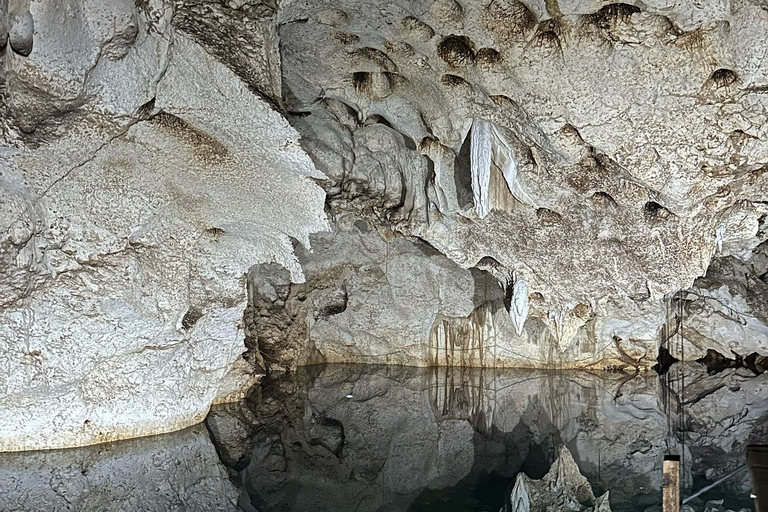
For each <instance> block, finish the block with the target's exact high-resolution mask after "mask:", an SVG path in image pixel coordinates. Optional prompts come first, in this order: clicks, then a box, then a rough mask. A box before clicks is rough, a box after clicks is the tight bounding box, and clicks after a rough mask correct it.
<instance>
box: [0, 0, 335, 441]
mask: <svg viewBox="0 0 768 512" xmlns="http://www.w3.org/2000/svg"><path fill="white" fill-rule="evenodd" d="M30 8H31V15H32V17H33V18H34V21H35V42H34V51H32V53H30V54H29V55H28V56H27V57H26V58H24V59H23V60H19V59H20V57H17V56H11V57H10V58H11V61H12V62H10V63H9V62H6V65H5V67H4V68H3V70H2V73H3V75H4V81H5V88H6V94H5V95H4V97H3V98H4V99H3V109H4V111H5V112H7V114H8V115H6V116H4V118H3V123H4V124H3V127H2V135H3V142H4V148H3V150H2V152H0V197H1V198H2V199H1V200H0V365H2V366H3V368H4V371H3V372H2V376H0V415H2V417H3V418H5V419H6V420H5V421H3V424H2V426H0V451H8V450H25V449H44V448H45V449H48V448H62V447H68V446H79V445H85V444H91V443H97V442H104V441H109V440H114V439H123V438H129V437H135V436H140V435H148V434H154V433H160V432H167V431H170V430H176V429H179V428H183V427H185V426H188V425H190V424H193V423H196V422H199V421H201V420H202V419H203V418H204V417H205V415H206V413H207V411H208V408H209V406H210V405H211V403H212V402H213V401H214V400H217V399H218V400H221V399H224V398H226V397H227V395H230V396H231V395H233V394H235V395H236V394H237V393H238V392H242V390H241V389H240V390H238V389H232V388H233V387H237V386H247V385H248V383H249V381H251V382H252V379H251V378H249V377H246V378H235V377H234V376H231V375H230V376H228V373H229V372H230V369H231V368H232V365H233V363H234V362H235V361H237V360H238V357H239V356H240V353H242V352H243V351H244V350H245V346H244V343H243V341H244V330H243V326H242V314H243V311H244V309H245V307H246V286H245V275H246V273H247V271H248V269H249V268H250V267H251V266H252V265H253V264H255V263H259V262H271V261H275V262H278V263H279V264H280V265H283V266H284V267H286V268H288V269H289V272H290V275H291V278H292V279H293V280H295V281H301V280H302V279H303V273H302V270H301V267H300V266H299V264H298V261H297V260H296V258H295V256H294V253H293V249H294V248H293V243H292V240H299V241H300V242H303V243H305V244H308V235H309V233H310V232H313V231H317V230H323V229H326V228H327V227H328V224H327V222H326V217H325V214H324V212H323V203H324V193H323V191H322V189H321V188H320V187H318V186H317V185H316V184H315V183H314V182H313V181H312V179H318V178H323V175H322V174H321V173H320V172H318V171H317V170H316V168H315V167H314V165H313V164H312V162H311V160H310V159H309V157H308V156H307V154H306V153H305V152H304V151H303V150H302V149H301V148H300V146H299V144H298V134H297V132H296V131H295V130H294V129H293V128H291V127H290V125H289V124H288V122H287V120H286V119H285V118H284V117H283V116H282V114H281V113H279V112H278V111H276V110H275V109H274V107H273V105H271V104H270V103H269V102H267V101H265V100H264V99H262V98H261V96H260V95H259V94H256V93H254V92H252V91H251V90H250V89H249V87H248V85H247V84H245V83H244V82H242V80H241V79H240V78H239V77H238V76H237V75H235V74H234V73H233V72H232V71H231V70H230V69H228V68H227V67H226V66H225V65H223V64H222V63H220V62H219V61H217V60H216V59H215V58H214V57H213V56H211V55H210V54H209V53H207V52H206V51H205V50H204V49H203V48H201V47H200V46H199V45H198V44H196V43H195V42H193V41H192V40H191V39H190V37H188V36H187V35H186V34H185V33H183V32H181V31H180V30H178V29H177V28H175V27H174V26H173V25H172V24H171V18H172V14H173V7H172V5H171V4H170V3H168V2H163V1H160V0H157V1H155V0H151V1H149V2H139V3H136V2H134V1H133V0H125V1H123V0H113V1H109V2H101V1H97V2H81V1H74V0H73V1H67V2H63V3H61V2H59V3H56V2H54V3H51V2H32V3H31V4H30ZM62 11H66V12H68V13H69V14H68V18H67V20H68V22H67V23H61V12H62ZM239 371H242V368H241V369H240V370H239ZM238 379H239V380H238ZM233 382H237V384H233Z"/></svg>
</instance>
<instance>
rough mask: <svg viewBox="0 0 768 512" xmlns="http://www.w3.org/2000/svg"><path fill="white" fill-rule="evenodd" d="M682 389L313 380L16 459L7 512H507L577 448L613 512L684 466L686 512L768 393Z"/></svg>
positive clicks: (541, 374)
mask: <svg viewBox="0 0 768 512" xmlns="http://www.w3.org/2000/svg"><path fill="white" fill-rule="evenodd" d="M673 372H676V373H674V374H673V376H672V378H667V377H663V378H660V377H659V376H658V375H656V374H655V373H653V372H641V373H638V374H634V375H633V374H626V373H602V372H601V373H588V372H545V371H521V370H489V369H485V370H481V369H457V368H453V369H449V368H438V369H417V368H405V367H371V366H338V365H334V366H326V367H312V368H305V369H302V370H300V371H298V372H295V373H291V374H280V375H272V376H269V377H266V378H264V380H263V381H262V383H261V385H260V386H259V387H258V388H255V389H254V390H252V392H251V393H250V394H249V397H248V399H247V400H246V401H244V402H242V403H238V404H225V405H219V406H216V407H215V408H214V410H213V411H212V412H211V414H210V415H209V418H208V420H207V422H206V425H205V426H202V425H201V426H197V427H194V428H192V429H187V430H185V431H182V432H177V433H174V434H169V435H164V436H157V437H153V438H146V439H136V440H130V441H124V442H119V443H111V444H108V445H100V446H92V447H86V448H80V449H74V450H62V451H52V452H42V453H20V454H5V455H0V511H2V512H6V511H8V512H10V511H14V512H16V511H37V510H40V511H42V510H45V511H57V510H62V511H63V510H76V511H82V512H85V511H102V510H104V511H107V510H109V511H111V510H116V511H117V510H119V511H126V512H128V511H142V512H144V511H147V512H149V511H187V512H198V511H200V512H203V511H205V512H208V511H235V510H243V511H246V512H252V511H254V510H256V511H259V512H304V511H307V512H309V511H312V512H323V511H328V512H331V511H333V512H343V511H350V512H352V511H355V512H368V511H370V512H377V511H382V512H383V511H387V512H394V511H403V512H406V511H408V512H422V511H424V512H426V511H444V512H449V511H450V512H460V511H464V512H476V511H489V512H498V511H499V510H500V509H502V508H503V507H504V505H505V503H506V502H508V499H509V494H510V491H511V488H512V485H513V484H514V479H515V477H516V475H517V474H518V473H519V472H525V473H526V474H527V475H528V476H530V477H532V478H541V477H542V476H543V475H544V474H545V473H546V472H547V470H548V469H549V466H550V465H551V464H552V463H553V461H554V459H555V457H556V454H557V453H558V452H559V450H560V448H561V447H562V446H566V447H567V448H568V449H569V450H570V451H571V453H572V454H573V457H574V459H575V461H576V463H577V465H578V466H579V469H580V471H581V472H582V473H583V474H584V475H585V476H586V477H587V478H588V480H589V482H590V484H591V485H592V488H593V490H594V492H595V494H602V493H603V492H605V491H610V504H611V508H612V509H613V510H614V511H627V512H629V511H632V512H634V511H638V512H639V511H645V510H648V509H651V510H653V509H654V507H658V505H659V504H660V499H661V493H660V487H661V464H662V458H663V456H664V454H665V452H667V451H673V452H677V453H681V454H682V456H683V462H684V467H683V474H684V481H685V483H686V489H685V490H684V491H683V494H684V495H687V494H690V493H691V492H692V490H695V489H698V488H700V487H702V486H703V485H705V484H706V483H707V482H710V481H713V480H715V479H717V478H718V477H720V476H722V475H725V474H727V473H728V472H730V471H732V470H733V469H736V468H737V467H739V466H740V465H742V464H743V463H744V452H745V448H746V445H747V444H748V443H749V442H763V443H764V442H765V435H766V431H768V380H767V379H766V377H765V376H760V377H754V376H752V375H751V374H750V373H748V372H746V371H744V370H727V371H726V372H722V373H720V374H717V375H707V374H706V372H705V371H704V370H703V369H702V368H699V367H682V366H680V367H679V368H677V369H673ZM683 374H685V382H686V386H685V388H684V389H683V388H682V386H680V385H678V384H677V382H678V380H677V379H679V378H680V377H682V375H683ZM680 380H682V379H680ZM681 404H682V407H681ZM683 440H684V441H685V443H683V442H682V441H683ZM749 491H750V479H749V473H748V472H746V471H745V472H742V473H741V474H740V475H738V476H737V477H734V478H733V479H732V480H731V481H729V482H728V483H727V484H726V485H723V486H721V487H720V488H718V489H717V490H716V491H713V492H711V493H709V494H708V495H706V496H705V498H706V499H724V500H725V501H724V503H723V506H724V508H730V509H733V510H739V509H740V508H748V509H750V510H751V509H752V504H751V502H750V500H749ZM694 505H695V506H694V508H695V509H696V510H704V508H705V503H704V501H701V502H697V503H696V504H694Z"/></svg>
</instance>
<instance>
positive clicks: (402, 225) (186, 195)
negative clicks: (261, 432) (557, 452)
mask: <svg viewBox="0 0 768 512" xmlns="http://www.w3.org/2000/svg"><path fill="white" fill-rule="evenodd" d="M62 20H64V21H62ZM0 21H2V23H0V29H2V30H0V39H1V40H2V41H7V43H5V44H4V46H3V47H2V49H1V50H0V51H2V66H1V67H0V82H1V83H2V96H1V100H2V101H0V107H1V108H2V113H3V115H2V123H1V124H0V135H1V136H2V150H1V151H0V198H1V199H0V368H2V372H0V412H1V413H2V414H3V417H7V418H9V420H8V421H6V422H4V423H3V424H2V425H0V451H7V450H22V449H40V448H61V447H67V446H76V445H84V444H91V443H96V442H103V441H108V440H111V439H121V438H127V437H135V436H140V435H147V434H151V433H158V432H165V431H169V430H174V429H179V428H182V427H184V426H187V425H190V424H192V423H196V422H199V421H200V420H201V419H202V418H203V417H204V416H205V414H206V413H207V411H208V408H209V407H210V405H211V403H213V402H215V401H223V400H227V399H231V398H236V397H238V396H241V395H242V393H243V390H245V389H246V388H247V387H248V386H249V385H250V384H251V383H253V381H254V379H255V378H256V377H257V375H258V374H260V373H261V372H263V371H264V370H270V371H271V370H282V369H293V368H296V367H297V366H299V365H304V364H310V363H316V362H371V363H389V364H409V365H417V366H428V365H444V366H446V365H447V366H525V367H558V368H561V367H581V368H585V367H586V368H607V367H609V368H615V367H620V368H636V367H637V368H640V367H647V366H650V365H652V364H653V363H654V359H655V358H656V355H657V354H658V350H659V347H660V346H663V345H664V344H669V340H668V339H667V338H665V336H667V335H668V334H670V333H673V332H678V333H680V334H682V336H683V338H684V341H683V342H682V343H678V344H677V345H674V346H672V345H670V346H671V347H672V349H673V351H674V355H676V356H677V357H679V358H683V359H697V358H700V357H702V356H704V355H705V354H706V353H707V351H708V350H710V349H715V350H717V351H719V352H721V353H724V354H725V353H727V352H732V353H733V352H735V353H736V354H738V355H740V356H745V355H747V354H749V353H753V352H755V353H760V354H765V353H766V352H768V347H766V336H765V334H766V333H767V332H768V328H766V325H768V323H767V320H766V318H767V317H766V312H765V304H766V302H765V300H764V298H765V294H766V291H765V286H766V279H768V278H767V277H766V275H767V274H766V272H767V271H768V269H767V268H766V264H765V245H764V243H765V240H766V237H767V235H766V228H767V226H768V221H767V220H766V218H767V217H766V214H768V206H766V205H768V177H766V173H765V170H766V168H767V167H766V166H767V165H768V133H766V129H767V128H766V127H767V126H768V123H767V122H766V111H767V110H766V101H768V100H767V99H766V98H768V97H767V96H766V94H765V92H766V88H767V87H768V85H766V84H768V69H767V68H766V66H765V65H764V64H763V61H762V58H761V55H762V53H761V52H762V51H763V49H764V47H765V40H764V34H765V32H766V29H767V28H768V10H766V8H765V6H764V5H762V4H761V3H760V2H754V1H748V0H734V1H732V2H718V3H716V4H707V5H706V6H705V7H697V6H696V5H694V4H691V5H688V4H685V5H682V4H681V5H676V6H674V7H673V8H672V9H667V8H666V6H665V5H661V4H657V3H656V2H646V3H643V4H641V3H639V2H637V3H627V4H603V3H598V2H567V1H564V0H562V1H559V2H552V1H550V2H546V3H541V2H538V1H531V2H529V3H523V2H521V1H519V0H494V1H492V2H463V1H457V0H429V1H428V0H419V1H408V2H405V1H396V2H385V3H381V5H379V4H374V5H372V4H370V3H369V2H359V1H356V0H344V1H342V2H338V1H333V2H331V1H328V0H318V1H314V2H303V1H297V0H285V1H284V2H280V3H279V5H278V4H277V3H275V2H272V1H246V0H233V1H229V2H223V1H214V0H175V1H171V0H141V1H139V2H134V1H130V0H110V1H108V2H104V1H96V0H87V1H76V0H67V1H64V2H58V3H53V2H40V1H24V0H14V1H12V2H10V3H7V5H6V2H0ZM761 244H762V245H761ZM680 290H683V291H684V293H683V295H675V294H676V293H677V292H678V291H680ZM674 297H678V299H675V298H674ZM679 297H683V298H682V299H680V298H679ZM675 300H684V301H685V303H686V307H685V308H684V312H685V317H684V320H685V322H684V325H683V328H682V329H678V330H677V331H676V329H675V327H676V326H677V325H679V323H680V322H679V320H680V317H679V316H678V317H675V314H674V313H672V314H670V311H674V310H675V308H674V307H671V306H673V305H674V304H673V303H674V301H675ZM675 347H677V348H675ZM241 354H242V356H241Z"/></svg>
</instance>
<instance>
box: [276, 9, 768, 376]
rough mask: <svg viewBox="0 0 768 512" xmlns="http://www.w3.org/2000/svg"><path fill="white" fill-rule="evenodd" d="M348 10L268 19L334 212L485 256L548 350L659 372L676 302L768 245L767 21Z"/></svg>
mask: <svg viewBox="0 0 768 512" xmlns="http://www.w3.org/2000/svg"><path fill="white" fill-rule="evenodd" d="M345 5H346V4H344V3H342V4H339V3H338V2H334V3H333V6H331V5H330V3H327V2H319V3H313V4H312V5H311V6H310V5H307V4H306V3H304V2H287V3H285V4H283V5H282V6H281V10H280V11H279V13H278V17H279V19H280V20H281V21H282V24H281V26H280V35H281V41H282V47H283V49H284V51H283V70H284V71H283V76H284V86H285V87H286V90H290V91H291V92H292V94H291V95H289V96H288V97H287V105H288V108H289V109H290V110H291V111H293V112H296V113H297V114H298V113H300V116H298V115H297V117H296V118H295V119H294V122H295V124H296V126H297V128H298V129H299V131H300V132H302V134H303V138H304V141H305V142H304V144H305V147H306V148H307V151H308V152H309V153H310V154H311V155H312V157H313V159H314V160H315V162H316V164H317V165H318V167H319V168H320V169H322V170H323V171H324V172H326V174H327V175H328V176H329V178H330V181H329V182H328V183H326V184H324V187H326V190H327V191H328V195H329V200H330V205H331V208H332V210H333V211H336V212H338V211H352V212H354V213H355V214H356V215H359V216H362V217H364V218H366V219H367V220H369V221H370V222H372V223H373V224H374V225H375V226H378V227H386V228H389V229H393V230H395V231H396V232H398V233H400V234H403V235H406V236H413V235H416V236H418V237H419V238H421V239H424V240H426V241H427V242H428V243H429V244H430V245H432V246H433V247H435V248H436V249H438V250H439V251H440V252H442V253H443V254H445V255H446V256H447V257H448V258H450V259H452V260H454V261H455V262H456V263H458V264H459V265H460V266H461V267H463V268H470V267H476V266H477V267H479V266H480V264H481V261H483V260H484V259H488V258H491V259H492V260H494V261H495V262H497V263H498V265H499V267H500V268H501V269H503V270H504V271H506V273H507V274H514V275H515V276H516V277H520V278H522V279H524V280H525V282H526V283H527V284H528V288H529V293H530V295H531V301H530V313H529V315H530V316H531V317H534V318H536V319H538V322H540V323H541V324H543V325H545V326H546V327H547V329H548V330H549V331H550V333H551V335H552V338H553V339H554V341H555V346H554V347H553V348H554V349H555V351H556V352H560V353H568V352H569V351H572V350H573V347H574V346H575V345H577V344H581V343H582V341H583V340H585V339H589V343H590V344H595V345H596V346H598V347H604V349H601V350H604V351H603V352H601V354H602V355H601V357H602V360H603V364H615V363H620V364H630V362H629V361H631V362H632V364H635V363H637V362H638V361H640V365H641V366H645V365H648V364H650V363H651V361H652V360H653V359H655V355H656V352H657V350H658V345H659V339H660V337H661V330H662V326H663V324H664V323H665V322H664V319H663V318H664V309H665V303H666V302H667V301H668V300H669V296H670V295H671V294H673V293H675V292H676V291H678V290H682V289H687V288H690V287H691V286H692V285H693V284H694V281H695V279H697V278H698V277H700V276H704V275H705V274H706V270H707V268H708V267H709V265H710V262H711V261H712V259H713V258H714V257H726V256H730V255H733V256H736V257H738V258H740V259H741V260H744V261H748V260H749V259H750V258H751V257H752V256H751V255H752V252H753V250H754V249H755V248H756V247H757V246H758V244H760V243H761V242H762V241H764V240H765V236H766V235H765V233H766V230H765V227H766V213H768V210H766V207H765V200H766V193H768V189H766V183H767V182H766V176H765V173H764V168H765V164H766V161H768V146H767V145H766V136H765V133H764V132H765V130H764V127H765V126H766V125H768V124H767V123H766V122H765V121H766V120H765V111H766V110H765V101H766V100H765V95H764V94H762V93H761V92H762V90H763V85H764V84H765V83H766V80H767V79H768V77H766V72H765V69H764V66H761V65H760V63H759V58H758V57H756V52H754V51H749V50H748V49H749V48H752V49H753V50H754V48H757V47H759V46H760V45H761V44H762V41H763V37H762V35H759V34H761V33H764V31H765V29H766V27H768V11H766V10H765V9H764V8H763V6H761V5H760V4H759V3H758V2H749V1H746V0H744V1H738V2H735V3H728V4H726V3H725V2H714V3H712V2H710V3H706V5H704V4H702V5H699V4H695V5H694V4H691V3H686V2H679V3H658V2H630V3H624V4H619V3H615V4H608V5H606V4H603V3H598V2H567V1H563V2H528V3H524V2H520V1H518V0H505V1H500V2H491V3H488V4H482V3H477V2H446V1H436V2H428V1H423V2H394V3H388V5H387V6H386V8H384V7H382V8H381V9H375V8H370V9H363V10H362V11H361V10H358V9H356V8H355V7H354V6H353V3H352V2H350V3H349V6H348V7H345ZM329 9H330V10H329ZM328 12H334V13H335V17H334V20H335V21H334V22H333V23H330V22H324V21H323V19H325V18H324V17H326V16H327V13H328ZM296 20H301V23H298V22H296ZM757 53H759V52H757ZM382 125H383V126H382ZM372 127H375V130H374V129H372ZM491 128H492V129H491ZM470 131H471V132H472V135H471V136H469V135H468V133H469V132H470ZM392 132H398V133H399V134H400V135H401V136H400V137H397V136H395V135H394V134H393V133H392ZM490 133H494V134H496V135H498V136H493V137H492V136H491V135H490ZM363 134H364V135H365V136H364V137H363V136H362V135H363ZM705 141H706V142H705ZM382 144H386V147H387V152H386V155H384V156H375V157H374V161H373V162H372V161H371V160H370V158H369V157H368V155H369V154H370V153H371V152H370V149H371V148H373V149H374V150H375V148H378V147H381V145H382ZM373 154H374V155H375V151H374V152H373ZM360 156H363V157H364V159H360V158H359V157H360ZM424 169H426V172H425V171H424ZM513 169H514V171H513ZM361 171H362V172H361ZM382 172H383V173H386V174H384V175H385V176H387V177H388V178H385V179H382V178H379V177H378V176H379V175H380V174H379V173H382ZM382 182H384V183H386V186H383V185H382ZM412 183H415V185H410V184H412ZM403 187H404V188H405V192H402V188H403ZM414 187H415V189H414ZM414 194H415V196H416V197H415V198H414V197H413V195H414ZM401 195H402V196H403V197H407V198H408V200H407V201H403V202H395V201H394V198H397V197H400V196H401ZM419 196H421V200H419ZM411 205H413V207H411ZM585 308H586V310H585ZM577 310H578V312H579V313H580V315H576V314H574V311H577ZM638 312H639V313H640V315H641V316H640V317H639V318H637V321H638V323H639V324H640V326H641V329H640V331H641V332H642V334H641V336H633V335H631V334H630V333H631V331H632V329H631V328H629V327H628V326H629V325H630V324H631V323H632V322H633V321H634V320H635V318H633V316H631V315H632V314H634V313H638ZM614 313H615V315H616V316H614ZM625 314H629V316H624V315H625ZM533 325H536V324H534V323H531V326H533ZM601 327H603V328H602V329H601ZM732 334H734V335H735V334H736V332H733V333H732ZM616 338H619V339H620V341H619V342H616ZM617 343H618V344H619V346H618V347H617V346H616V345H617ZM712 346H713V347H714V346H716V345H712ZM718 346H719V345H718ZM750 350H752V348H751V345H750ZM760 350H762V351H763V352H765V350H766V347H765V344H764V343H763V344H762V345H761V346H760ZM689 354H690V355H691V357H699V356H700V355H701V352H700V351H698V352H696V351H692V352H689ZM563 359H565V360H569V359H570V361H571V362H573V363H574V364H581V363H576V361H574V359H573V357H572V356H570V355H568V356H564V357H563ZM594 359H595V358H589V359H588V360H587V363H586V364H591V363H592V361H594ZM598 359H599V358H598ZM361 361H362V359H361ZM537 362H538V364H540V365H544V364H546V361H544V360H538V361H537Z"/></svg>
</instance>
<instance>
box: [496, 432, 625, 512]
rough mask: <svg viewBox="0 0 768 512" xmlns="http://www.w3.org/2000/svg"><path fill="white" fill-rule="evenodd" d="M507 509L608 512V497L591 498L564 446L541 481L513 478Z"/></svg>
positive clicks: (585, 482) (587, 482)
mask: <svg viewBox="0 0 768 512" xmlns="http://www.w3.org/2000/svg"><path fill="white" fill-rule="evenodd" d="M510 505H511V508H510V511H511V512H531V511H533V512H539V511H541V512H544V511H550V510H561V511H574V512H611V507H610V504H609V501H608V493H607V492H606V493H605V494H603V495H602V496H600V497H599V498H595V495H594V494H593V493H592V487H591V486H590V485H589V481H587V479H586V478H585V477H584V475H582V474H581V472H580V471H579V467H578V466H577V465H576V461H574V460H573V456H572V455H571V452H570V451H569V450H568V448H566V447H565V446H563V447H562V449H561V450H560V456H559V457H558V458H557V460H556V461H555V463H554V464H552V466H551V467H550V468H549V472H547V474H546V475H544V478H542V479H541V480H532V479H530V478H528V477H527V476H526V475H525V474H524V473H519V474H518V475H517V480H516V481H515V487H514V489H513V490H512V494H511V495H510Z"/></svg>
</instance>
